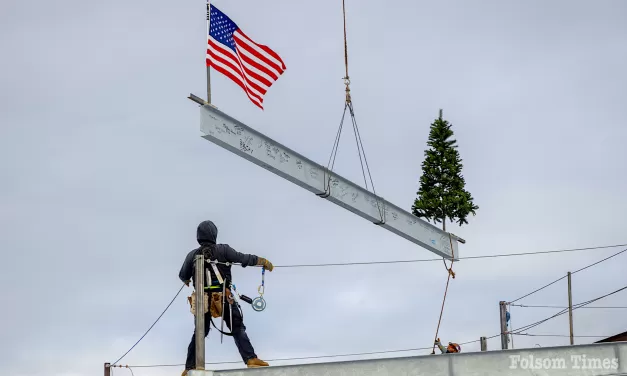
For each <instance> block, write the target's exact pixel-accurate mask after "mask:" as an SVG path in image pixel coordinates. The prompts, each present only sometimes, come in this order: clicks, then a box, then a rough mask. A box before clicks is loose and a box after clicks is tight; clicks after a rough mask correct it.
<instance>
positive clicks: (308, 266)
mask: <svg viewBox="0 0 627 376" xmlns="http://www.w3.org/2000/svg"><path fill="white" fill-rule="evenodd" d="M625 246H627V244H615V245H603V246H597V247H586V248H571V249H560V250H554V251H539V252H522V253H505V254H496V255H480V256H466V257H458V258H457V259H458V260H478V259H486V258H500V257H513V256H531V255H541V254H551V253H563V252H577V251H589V250H596V249H605V248H617V247H625ZM441 260H442V258H431V259H414V260H394V261H362V262H340V263H324V264H288V265H275V266H274V267H275V268H310V267H324V266H356V265H375V264H404V263H416V262H433V261H441ZM562 278H566V277H562ZM555 282H557V281H555ZM517 300H520V298H519V299H517ZM512 302H514V301H512ZM512 302H510V303H512Z"/></svg>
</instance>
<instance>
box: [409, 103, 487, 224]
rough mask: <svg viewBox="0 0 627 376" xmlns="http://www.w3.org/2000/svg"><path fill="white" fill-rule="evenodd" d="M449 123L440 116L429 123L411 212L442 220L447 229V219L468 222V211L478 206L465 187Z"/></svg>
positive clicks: (428, 219) (429, 218) (474, 209)
mask: <svg viewBox="0 0 627 376" xmlns="http://www.w3.org/2000/svg"><path fill="white" fill-rule="evenodd" d="M451 127H452V124H449V122H448V121H446V120H443V119H442V110H440V116H439V118H437V119H436V120H435V121H434V122H433V123H432V124H431V130H430V131H429V141H427V145H428V146H429V148H428V149H427V150H425V160H424V161H423V162H422V176H421V177H420V189H419V190H418V192H417V194H418V198H416V200H415V201H414V205H413V206H412V214H414V215H415V216H417V217H420V218H424V219H426V220H427V221H433V222H434V223H440V222H441V223H442V229H443V230H444V231H446V219H447V218H448V219H449V220H451V221H456V222H457V223H459V225H460V226H461V225H463V224H467V223H468V221H467V220H466V218H467V217H468V215H469V214H471V213H472V215H473V216H474V215H476V213H475V211H476V210H477V209H479V207H478V206H476V205H474V203H473V198H472V196H471V195H470V193H469V192H468V191H466V190H465V189H464V188H465V184H466V183H465V181H464V177H463V176H462V174H461V172H462V167H463V165H462V159H461V158H460V156H459V151H457V141H456V140H454V139H451V138H452V136H453V131H452V130H451Z"/></svg>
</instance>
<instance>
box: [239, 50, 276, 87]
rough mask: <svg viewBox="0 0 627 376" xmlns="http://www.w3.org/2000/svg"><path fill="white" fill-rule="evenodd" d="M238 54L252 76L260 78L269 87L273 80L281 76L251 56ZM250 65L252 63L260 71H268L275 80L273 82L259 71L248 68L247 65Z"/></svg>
mask: <svg viewBox="0 0 627 376" xmlns="http://www.w3.org/2000/svg"><path fill="white" fill-rule="evenodd" d="M238 48H239V45H238ZM238 56H239V58H240V59H241V60H242V62H243V63H245V64H244V66H245V67H246V72H248V73H249V74H250V75H251V76H253V77H255V78H256V79H257V80H259V81H260V82H261V83H263V84H264V85H266V86H267V87H270V86H272V82H274V80H276V79H278V78H279V77H277V76H276V74H272V73H271V72H270V71H268V69H267V68H266V67H264V66H262V65H260V64H259V63H257V62H256V61H254V60H253V59H251V58H250V57H248V56H246V55H245V54H238ZM248 65H251V66H253V67H255V68H257V69H259V70H260V71H262V72H264V73H266V74H267V75H268V76H271V77H272V78H274V80H273V81H272V82H271V81H270V80H268V79H267V78H265V77H264V76H262V75H260V74H259V73H257V72H255V71H253V70H252V69H250V68H248V67H247V66H248Z"/></svg>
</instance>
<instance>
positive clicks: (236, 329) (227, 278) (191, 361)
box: [179, 221, 274, 376]
mask: <svg viewBox="0 0 627 376" xmlns="http://www.w3.org/2000/svg"><path fill="white" fill-rule="evenodd" d="M217 236H218V228H217V227H216V225H215V224H214V223H213V222H211V221H204V222H202V223H200V224H199V225H198V229H197V232H196V239H197V240H198V244H200V247H199V248H197V249H194V250H193V251H191V252H189V253H188V254H187V257H185V261H184V262H183V266H182V267H181V271H180V272H179V278H180V279H181V281H183V282H184V283H185V284H186V285H187V286H189V282H190V280H192V281H193V276H194V258H195V257H196V255H199V254H201V253H202V254H204V255H205V257H206V259H207V258H208V259H210V260H215V261H217V263H216V264H214V265H215V267H217V271H218V273H219V274H220V278H219V277H218V275H216V271H215V270H214V269H213V265H212V266H209V265H210V264H207V268H206V270H208V271H209V273H210V275H211V278H210V280H209V278H205V286H204V289H205V293H206V294H209V301H210V302H211V304H210V305H211V309H210V310H208V311H207V312H206V313H205V337H206V336H207V335H208V334H209V327H210V326H211V323H212V321H211V317H212V316H213V317H222V320H224V322H225V323H226V325H227V326H228V328H229V329H230V330H231V333H232V336H233V339H234V340H235V345H236V346H237V349H238V350H239V353H240V355H241V357H242V360H243V361H244V363H245V364H246V366H247V367H249V368H253V367H267V366H268V363H266V362H264V361H263V360H260V359H259V358H257V355H256V354H255V350H254V349H253V346H252V345H251V343H250V340H249V338H248V335H247V334H246V326H245V325H244V323H243V320H242V315H241V312H240V310H239V305H238V304H237V302H234V301H233V300H232V297H231V294H230V290H229V289H228V287H230V282H231V265H226V264H225V263H227V262H228V263H239V264H241V266H242V267H244V268H245V267H247V266H263V267H265V268H266V269H267V270H268V271H270V272H271V271H272V269H274V266H273V265H272V263H271V262H270V261H268V260H266V259H265V258H263V257H259V256H256V255H250V254H244V253H240V252H238V251H236V250H234V249H233V248H231V247H230V246H229V245H228V244H216V239H217ZM205 273H206V272H205ZM220 279H222V281H223V283H224V285H223V284H222V283H220V281H219V280H220ZM194 288H195V289H198V288H202V287H200V286H196V285H195V284H194ZM222 291H226V297H225V298H226V299H223V298H222ZM192 296H193V295H192ZM194 300H195V299H194ZM222 301H226V302H228V306H227V307H224V309H223V307H222ZM190 303H191V300H190ZM205 308H207V307H205ZM231 317H232V320H233V322H232V323H231ZM214 325H215V324H214ZM216 328H217V327H216ZM195 343H196V333H195V331H194V335H192V339H191V341H190V343H189V346H188V348H187V360H186V362H185V371H184V372H183V374H182V376H185V375H187V371H188V370H190V369H194V368H195V365H196V364H195V363H196V345H195Z"/></svg>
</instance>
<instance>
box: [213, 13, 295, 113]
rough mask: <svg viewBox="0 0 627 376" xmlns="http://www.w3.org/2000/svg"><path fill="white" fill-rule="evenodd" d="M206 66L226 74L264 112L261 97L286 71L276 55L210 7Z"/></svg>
mask: <svg viewBox="0 0 627 376" xmlns="http://www.w3.org/2000/svg"><path fill="white" fill-rule="evenodd" d="M209 18H210V20H209V36H208V38H207V66H208V67H213V68H214V69H215V70H216V71H218V72H220V73H222V74H224V75H226V76H227V77H228V78H230V79H231V80H233V81H234V82H235V83H236V84H238V85H239V86H241V88H242V89H243V90H244V91H245V92H246V94H247V95H248V98H250V100H251V101H252V102H253V103H254V104H255V105H256V106H258V107H259V108H261V109H263V98H264V95H265V94H266V92H267V91H268V89H269V88H270V86H272V84H273V83H274V82H275V81H276V80H278V78H279V76H280V75H281V74H282V73H283V72H284V71H285V64H284V63H283V60H281V58H280V57H279V55H278V54H277V53H276V52H274V51H272V50H271V49H270V48H269V47H267V46H264V45H262V44H258V43H255V42H254V41H253V40H252V39H250V38H249V37H248V36H247V35H246V34H244V32H243V31H242V30H241V29H240V28H239V27H238V26H237V24H235V22H233V21H232V20H231V19H230V18H229V17H227V16H226V15H225V14H224V13H222V12H221V11H220V10H219V9H218V8H216V7H214V6H213V5H210V17H209Z"/></svg>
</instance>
